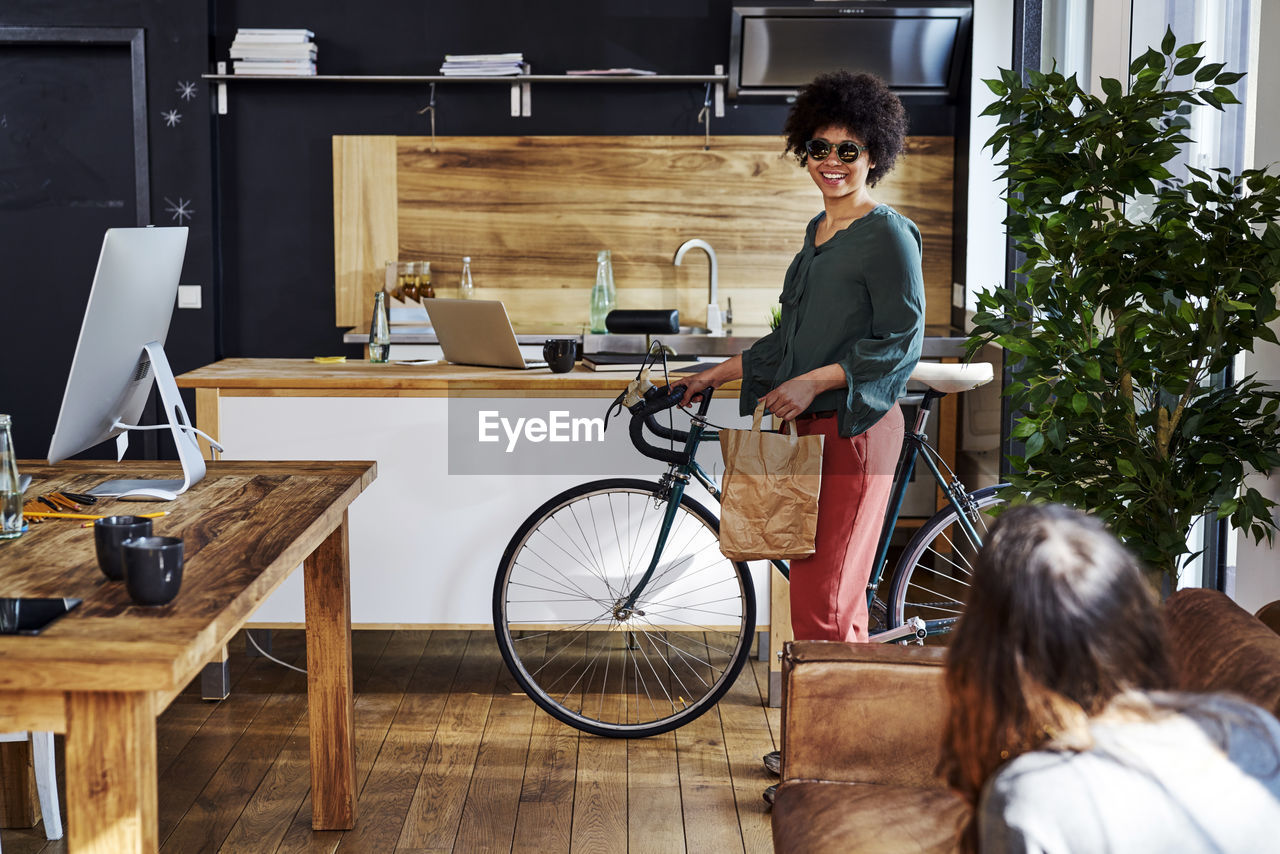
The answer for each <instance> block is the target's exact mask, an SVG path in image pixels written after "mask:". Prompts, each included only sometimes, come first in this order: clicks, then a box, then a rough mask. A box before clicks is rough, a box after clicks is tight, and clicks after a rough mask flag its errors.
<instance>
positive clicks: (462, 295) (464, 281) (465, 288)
mask: <svg viewBox="0 0 1280 854" xmlns="http://www.w3.org/2000/svg"><path fill="white" fill-rule="evenodd" d="M475 295H476V287H475V284H474V283H473V282H472V281H471V256H470V255H464V256H463V258H462V278H461V279H459V280H458V299H471V298H472V297H473V296H475Z"/></svg>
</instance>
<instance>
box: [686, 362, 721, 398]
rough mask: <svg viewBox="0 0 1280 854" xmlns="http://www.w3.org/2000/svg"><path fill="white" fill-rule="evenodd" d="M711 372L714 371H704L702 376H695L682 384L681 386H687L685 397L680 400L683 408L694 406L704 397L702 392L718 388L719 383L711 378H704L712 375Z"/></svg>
mask: <svg viewBox="0 0 1280 854" xmlns="http://www.w3.org/2000/svg"><path fill="white" fill-rule="evenodd" d="M711 370H712V369H708V370H705V371H703V372H702V373H701V374H694V375H693V376H692V377H689V378H687V379H685V380H684V382H682V383H681V385H683V386H685V390H684V397H682V398H680V405H681V406H690V405H692V404H693V403H694V402H695V401H697V400H698V399H699V398H700V397H701V396H702V392H703V391H704V390H706V389H708V388H710V389H714V388H715V387H716V385H717V383H716V382H715V381H714V380H713V379H712V378H711V377H707V376H704V374H709V373H711Z"/></svg>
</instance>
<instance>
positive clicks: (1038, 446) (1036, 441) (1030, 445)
mask: <svg viewBox="0 0 1280 854" xmlns="http://www.w3.org/2000/svg"><path fill="white" fill-rule="evenodd" d="M1042 450H1044V434H1043V433H1032V434H1031V436H1030V437H1029V438H1028V439H1027V452H1026V455H1025V456H1024V457H1023V459H1024V460H1029V459H1031V458H1032V457H1034V456H1035V455H1036V454H1038V453H1040V452H1041V451H1042Z"/></svg>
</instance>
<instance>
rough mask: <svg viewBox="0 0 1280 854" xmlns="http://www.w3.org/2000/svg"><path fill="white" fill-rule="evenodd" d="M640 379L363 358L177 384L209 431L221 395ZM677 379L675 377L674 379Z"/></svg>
mask: <svg viewBox="0 0 1280 854" xmlns="http://www.w3.org/2000/svg"><path fill="white" fill-rule="evenodd" d="M633 376H634V373H632V372H630V371H591V370H588V369H586V368H584V367H583V366H582V365H580V364H579V365H576V366H574V369H573V370H572V371H569V372H568V373H564V374H556V373H552V372H551V370H550V369H549V368H532V369H529V370H523V371H520V370H511V369H509V368H479V367H472V366H468V365H451V364H434V365H410V364H396V363H395V362H388V363H386V364H373V363H371V362H365V361H360V360H349V361H346V362H337V363H332V362H316V361H314V360H312V359H223V360H222V361H220V362H214V363H213V364H212V365H206V366H205V367H203V368H197V369H196V370H194V371H189V372H187V373H185V374H183V375H181V376H180V377H178V385H179V386H180V387H181V388H193V389H196V421H197V422H198V424H199V426H200V428H201V429H202V430H205V431H208V429H209V428H208V427H206V426H204V425H205V424H207V423H210V422H216V405H217V404H216V399H217V397H230V396H244V395H246V394H248V395H250V396H258V395H261V394H263V393H264V392H269V393H270V394H271V395H273V396H303V397H367V396H370V394H385V395H388V396H395V397H450V396H454V395H457V396H470V397H476V396H483V395H492V396H495V397H615V396H617V394H618V392H620V391H621V390H622V389H623V388H625V387H626V385H627V382H628V381H629V380H631V378H632V377H633ZM678 376H680V375H679V374H675V373H673V374H672V378H673V379H675V378H676V377H678ZM737 387H738V385H737V383H728V384H726V385H725V389H726V390H733V389H736V388H737ZM208 395H212V397H208ZM202 401H203V402H202ZM210 406H213V407H214V409H213V410H211V409H210V408H209V407H210Z"/></svg>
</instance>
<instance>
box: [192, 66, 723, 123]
mask: <svg viewBox="0 0 1280 854" xmlns="http://www.w3.org/2000/svg"><path fill="white" fill-rule="evenodd" d="M225 69H226V63H225V62H219V63H218V73H216V74H202V75H200V76H201V78H203V79H204V80H208V81H210V82H211V83H215V84H217V105H218V115H226V114H227V84H229V83H232V82H237V83H238V82H242V81H243V82H246V83H248V82H254V81H258V82H261V81H271V82H274V83H282V82H284V83H312V84H318V83H392V84H400V85H417V84H427V85H429V86H431V89H432V103H433V104H434V102H435V86H436V84H437V83H489V84H494V83H499V84H505V85H507V86H510V87H511V115H513V116H517V117H520V116H530V115H533V93H532V86H533V84H534V83H550V84H561V83H570V84H596V85H599V84H603V83H629V84H645V83H651V84H668V85H671V84H674V85H686V86H689V85H704V86H706V87H707V103H706V106H707V107H708V108H710V109H712V110H714V115H715V116H716V117H723V116H724V87H725V84H726V83H728V82H729V77H728V75H726V74H725V73H724V66H722V65H717V66H716V70H715V73H714V74H515V75H508V76H503V77H453V76H446V75H443V74H422V75H417V74H312V75H297V76H294V75H283V74H227V73H225Z"/></svg>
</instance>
